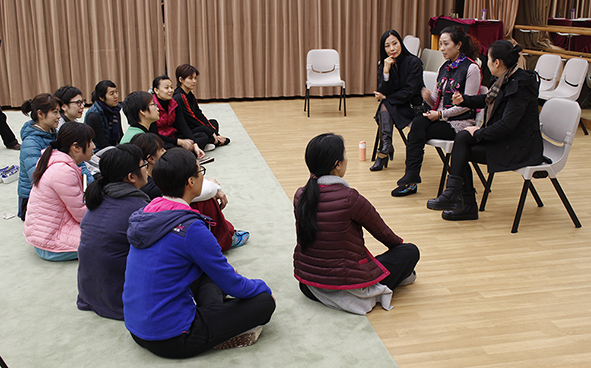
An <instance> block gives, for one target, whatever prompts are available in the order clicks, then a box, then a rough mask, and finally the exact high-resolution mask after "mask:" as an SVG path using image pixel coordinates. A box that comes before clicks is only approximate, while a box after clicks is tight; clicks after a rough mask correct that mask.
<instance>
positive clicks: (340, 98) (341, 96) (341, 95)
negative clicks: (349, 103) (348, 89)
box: [339, 87, 343, 111]
mask: <svg viewBox="0 0 591 368" xmlns="http://www.w3.org/2000/svg"><path fill="white" fill-rule="evenodd" d="M342 100H343V87H341V93H340V94H339V111H341V101H342Z"/></svg>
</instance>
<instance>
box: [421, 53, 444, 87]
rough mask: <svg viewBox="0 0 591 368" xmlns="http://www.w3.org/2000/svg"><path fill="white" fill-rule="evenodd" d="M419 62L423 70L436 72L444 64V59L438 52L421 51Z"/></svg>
mask: <svg viewBox="0 0 591 368" xmlns="http://www.w3.org/2000/svg"><path fill="white" fill-rule="evenodd" d="M421 61H422V62H423V70H427V71H431V72H437V71H438V70H439V67H440V66H441V65H443V63H444V62H445V58H444V57H443V54H442V53H441V51H439V50H431V49H423V52H422V53H421ZM427 88H429V87H427Z"/></svg>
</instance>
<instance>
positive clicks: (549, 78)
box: [534, 54, 562, 92]
mask: <svg viewBox="0 0 591 368" xmlns="http://www.w3.org/2000/svg"><path fill="white" fill-rule="evenodd" d="M561 66H562V58H561V57H560V55H556V54H544V55H542V56H540V58H539V59H538V61H537V63H536V67H535V69H534V70H535V71H536V72H537V73H538V75H539V76H540V92H542V91H549V90H552V89H554V88H555V87H556V82H557V81H558V76H559V75H560V67H561Z"/></svg>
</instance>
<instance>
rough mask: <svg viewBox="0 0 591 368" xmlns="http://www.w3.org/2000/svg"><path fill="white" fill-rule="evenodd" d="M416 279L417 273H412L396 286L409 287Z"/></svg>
mask: <svg viewBox="0 0 591 368" xmlns="http://www.w3.org/2000/svg"><path fill="white" fill-rule="evenodd" d="M416 279H417V271H412V273H411V274H410V276H408V277H407V278H405V279H404V280H402V282H401V283H400V285H398V286H406V285H410V284H412V283H413V282H415V280H416Z"/></svg>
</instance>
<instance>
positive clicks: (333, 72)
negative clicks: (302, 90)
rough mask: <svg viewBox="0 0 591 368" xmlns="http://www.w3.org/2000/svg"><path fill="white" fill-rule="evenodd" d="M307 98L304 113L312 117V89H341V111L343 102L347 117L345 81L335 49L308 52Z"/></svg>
mask: <svg viewBox="0 0 591 368" xmlns="http://www.w3.org/2000/svg"><path fill="white" fill-rule="evenodd" d="M306 75H307V80H306V98H305V99H304V111H306V108H307V111H308V117H310V87H341V94H340V96H339V111H341V101H342V103H343V108H344V112H345V116H347V101H346V95H345V81H344V80H342V79H341V69H340V64H339V53H338V52H337V51H336V50H333V49H314V50H310V51H308V55H307V57H306Z"/></svg>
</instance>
